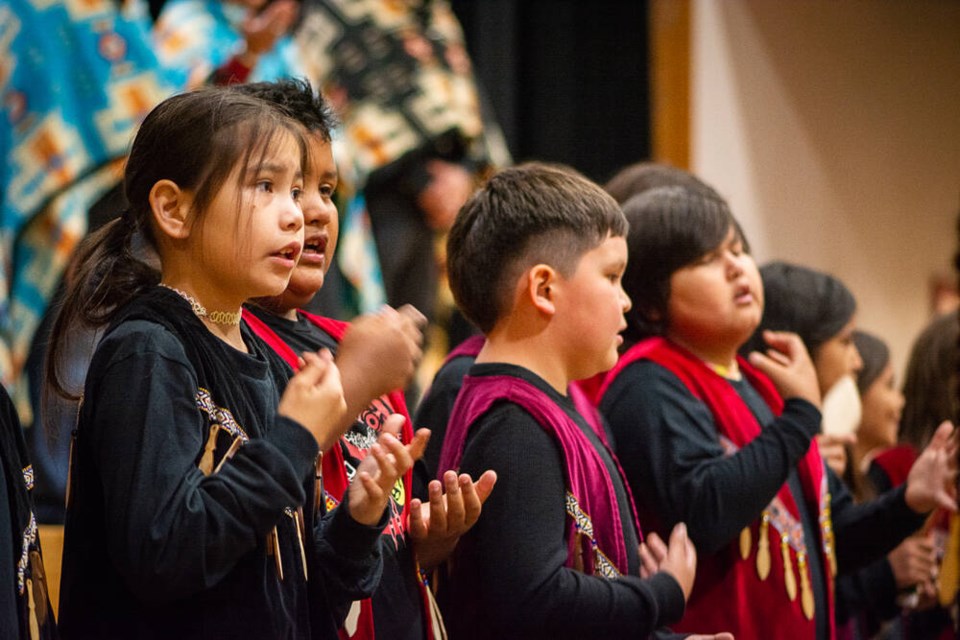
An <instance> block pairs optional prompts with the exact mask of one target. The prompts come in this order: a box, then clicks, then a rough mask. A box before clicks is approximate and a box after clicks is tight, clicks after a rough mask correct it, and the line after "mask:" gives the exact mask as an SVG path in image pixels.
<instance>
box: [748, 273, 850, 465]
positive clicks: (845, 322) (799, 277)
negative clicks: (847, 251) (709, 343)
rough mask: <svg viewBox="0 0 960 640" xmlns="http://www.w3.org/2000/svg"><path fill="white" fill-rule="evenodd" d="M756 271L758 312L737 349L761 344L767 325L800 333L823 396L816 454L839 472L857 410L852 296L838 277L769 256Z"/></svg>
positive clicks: (759, 347) (757, 348)
mask: <svg viewBox="0 0 960 640" xmlns="http://www.w3.org/2000/svg"><path fill="white" fill-rule="evenodd" d="M760 277H761V279H762V280H763V300H764V308H763V318H762V319H761V321H760V324H759V326H757V328H756V330H755V331H754V332H753V336H752V337H751V338H750V340H748V341H747V343H746V344H745V345H743V347H741V348H740V353H741V354H742V355H743V356H747V355H748V354H749V353H750V352H752V351H760V350H763V349H764V348H765V344H764V341H763V333H764V331H767V330H770V329H772V330H774V331H790V332H792V333H796V334H797V335H798V336H800V339H801V340H803V346H804V347H805V348H806V350H807V353H809V354H810V358H811V359H812V360H813V366H814V369H815V370H816V372H817V385H818V387H819V388H820V397H821V398H823V411H822V413H823V416H822V420H821V429H820V430H821V432H822V433H821V434H820V435H818V436H817V445H818V446H819V448H820V455H822V456H823V458H824V460H825V461H826V463H827V465H829V466H830V468H831V469H833V471H834V473H836V474H837V475H838V476H840V477H843V476H844V474H845V473H846V468H847V448H848V447H849V446H851V445H852V444H853V443H854V442H856V435H855V432H856V427H857V425H858V424H859V423H860V411H861V407H860V397H859V395H858V394H857V391H856V381H855V378H856V375H857V371H859V370H860V367H861V366H862V365H863V363H862V362H861V360H860V354H859V353H857V347H856V345H855V344H854V342H853V332H854V329H855V328H856V310H857V302H856V300H855V299H854V297H853V294H852V293H851V292H850V290H849V289H848V288H847V287H846V286H845V285H844V284H843V282H841V281H840V280H839V279H837V278H835V277H834V276H831V275H830V274H827V273H821V272H820V271H816V270H814V269H810V268H808V267H804V266H800V265H795V264H789V263H786V262H779V261H776V262H771V263H769V264H765V265H764V266H763V267H761V269H760Z"/></svg>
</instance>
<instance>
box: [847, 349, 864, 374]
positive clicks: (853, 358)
mask: <svg viewBox="0 0 960 640" xmlns="http://www.w3.org/2000/svg"><path fill="white" fill-rule="evenodd" d="M850 368H851V369H852V370H853V372H854V373H856V372H857V371H860V369H863V358H861V357H860V351H859V350H858V349H857V347H856V345H853V344H851V345H850Z"/></svg>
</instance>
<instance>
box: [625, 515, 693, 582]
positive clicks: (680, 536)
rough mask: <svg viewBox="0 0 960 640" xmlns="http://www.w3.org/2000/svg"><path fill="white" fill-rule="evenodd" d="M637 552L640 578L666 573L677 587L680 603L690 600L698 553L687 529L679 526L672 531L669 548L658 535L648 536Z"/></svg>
mask: <svg viewBox="0 0 960 640" xmlns="http://www.w3.org/2000/svg"><path fill="white" fill-rule="evenodd" d="M639 551H640V576H641V577H643V578H649V577H650V576H652V575H653V574H655V573H657V572H658V571H665V572H666V573H669V574H670V575H672V576H673V577H674V579H676V581H677V583H678V584H679V585H680V589H682V590H683V599H684V600H686V599H687V598H689V597H690V592H691V591H692V590H693V579H694V578H695V577H696V573H697V550H696V549H695V548H694V547H693V542H691V541H690V538H689V537H688V536H687V525H685V524H684V523H682V522H681V523H679V524H677V525H676V526H675V527H674V528H673V531H671V532H670V544H669V546H667V545H665V544H664V543H663V540H662V539H660V536H658V535H657V534H655V533H651V534H649V535H648V536H647V539H646V542H644V543H643V544H641V545H640V549H639Z"/></svg>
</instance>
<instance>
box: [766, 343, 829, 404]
mask: <svg viewBox="0 0 960 640" xmlns="http://www.w3.org/2000/svg"><path fill="white" fill-rule="evenodd" d="M763 339H764V341H765V342H766V343H767V345H769V347H770V348H769V349H767V351H766V353H761V352H759V351H754V352H753V353H751V354H750V364H752V365H753V366H755V367H756V368H757V369H759V370H760V371H761V372H763V373H765V374H766V375H767V377H769V378H770V379H771V380H772V381H773V384H774V385H775V386H776V387H777V391H778V392H780V395H781V396H782V397H783V399H784V400H787V399H790V398H803V399H804V400H807V401H808V402H810V403H811V404H813V405H814V406H816V407H817V408H819V407H820V386H819V384H818V383H817V370H816V368H814V366H813V361H812V360H811V359H810V354H809V353H807V348H806V347H805V346H803V341H802V340H801V339H800V336H798V335H797V334H795V333H790V332H788V331H764V332H763Z"/></svg>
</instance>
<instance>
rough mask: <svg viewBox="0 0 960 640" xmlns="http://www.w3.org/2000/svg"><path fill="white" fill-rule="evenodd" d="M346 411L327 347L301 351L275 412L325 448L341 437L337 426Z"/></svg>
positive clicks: (338, 376) (337, 375)
mask: <svg viewBox="0 0 960 640" xmlns="http://www.w3.org/2000/svg"><path fill="white" fill-rule="evenodd" d="M346 410H347V404H346V402H345V401H344V399H343V386H342V385H341V384H340V371H339V370H338V369H337V365H335V364H334V363H333V357H332V356H331V355H330V352H329V351H327V350H326V349H324V350H322V351H320V352H318V353H304V354H303V356H302V357H301V362H300V370H299V371H298V372H297V374H296V375H294V376H293V378H291V379H290V382H289V383H287V388H286V390H284V392H283V396H282V397H281V398H280V406H279V407H277V412H278V413H279V414H280V415H282V416H286V417H288V418H290V419H292V420H296V421H297V422H299V423H300V424H302V425H303V426H304V427H305V428H306V429H307V431H309V432H310V433H311V434H313V437H314V438H315V439H316V441H317V445H318V446H319V447H320V451H326V450H327V449H329V448H330V445H332V444H333V443H334V442H336V441H337V439H338V438H339V437H340V433H339V431H338V430H337V425H338V423H339V422H340V420H341V419H342V418H343V415H344V413H345V412H346Z"/></svg>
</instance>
